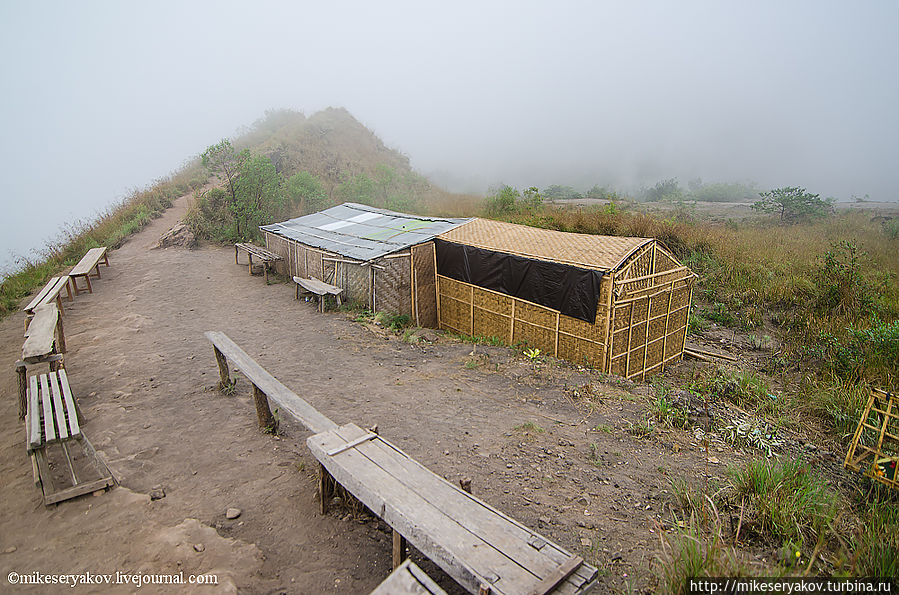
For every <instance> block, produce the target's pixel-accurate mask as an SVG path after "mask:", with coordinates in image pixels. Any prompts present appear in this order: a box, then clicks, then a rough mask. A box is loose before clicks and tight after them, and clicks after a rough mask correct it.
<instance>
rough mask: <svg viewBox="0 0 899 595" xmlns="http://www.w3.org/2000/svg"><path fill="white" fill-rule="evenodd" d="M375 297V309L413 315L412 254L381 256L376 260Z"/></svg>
mask: <svg viewBox="0 0 899 595" xmlns="http://www.w3.org/2000/svg"><path fill="white" fill-rule="evenodd" d="M374 264H376V265H377V266H376V267H375V273H374V275H375V299H374V305H373V306H372V308H373V309H375V310H378V311H382V312H394V313H396V314H406V315H408V316H410V317H411V316H412V271H411V266H412V265H411V263H410V256H409V255H408V253H407V254H406V256H398V257H397V258H379V259H377V260H375V261H374Z"/></svg>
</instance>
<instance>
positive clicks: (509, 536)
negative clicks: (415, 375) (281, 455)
mask: <svg viewBox="0 0 899 595" xmlns="http://www.w3.org/2000/svg"><path fill="white" fill-rule="evenodd" d="M306 445H307V446H308V447H309V449H310V450H311V451H312V454H313V455H314V456H315V458H316V459H318V461H319V463H321V465H322V467H323V472H326V473H327V475H328V476H330V477H331V478H333V480H334V481H336V482H337V483H339V484H340V485H341V486H343V487H344V488H345V489H346V490H347V491H349V492H350V493H351V494H352V495H353V496H354V497H356V498H357V499H358V500H359V501H360V502H362V503H363V504H364V505H365V506H366V507H367V508H368V509H369V510H371V511H372V512H374V513H375V514H376V515H378V516H379V517H381V518H382V519H384V521H386V522H387V523H388V524H389V525H390V526H391V527H393V529H394V531H395V533H394V566H398V565H399V563H400V562H401V561H402V560H401V559H402V557H404V556H405V547H404V546H403V539H406V540H408V542H409V543H410V544H412V545H414V546H415V547H416V548H417V549H418V550H419V551H420V552H421V553H422V554H424V555H425V556H427V557H428V558H430V559H431V560H433V561H434V562H435V563H437V564H438V565H439V566H440V567H441V568H443V570H444V571H445V572H446V573H447V574H449V575H450V576H451V577H453V578H454V579H455V580H456V581H457V582H458V583H459V584H460V585H462V586H463V587H465V588H466V589H468V590H469V591H470V592H472V593H479V594H482V595H483V594H486V593H492V594H508V595H511V594H520V593H529V594H534V595H537V594H545V593H559V594H562V593H564V594H577V593H585V592H587V591H588V590H589V589H590V588H591V587H592V586H593V584H594V582H595V580H596V577H597V575H598V571H597V569H596V568H595V567H593V566H591V565H589V564H587V563H585V562H584V560H583V559H582V558H581V557H579V556H575V555H572V554H570V553H569V552H567V551H565V550H564V549H563V548H561V547H560V546H558V545H556V544H554V543H552V542H550V541H549V540H548V539H546V538H544V537H542V536H541V535H539V534H538V533H536V532H534V531H532V530H530V529H528V528H527V527H525V526H524V525H522V524H520V523H518V522H517V521H515V520H513V519H512V518H510V517H508V516H506V515H505V514H503V513H502V512H500V511H498V510H496V509H495V508H493V507H492V506H490V505H489V504H487V503H486V502H483V501H482V500H479V499H478V498H476V497H474V496H473V495H471V494H469V493H468V492H466V491H464V490H462V489H461V488H459V487H458V486H455V485H453V484H452V483H450V482H448V481H446V480H445V479H443V478H442V477H440V476H438V475H436V474H434V473H433V472H431V471H430V470H428V469H427V468H426V467H424V466H423V465H421V464H420V463H418V462H417V461H415V460H414V459H413V458H411V457H410V456H409V455H407V454H406V453H404V452H403V451H402V450H400V449H399V448H398V447H397V446H395V445H394V444H391V443H390V442H388V441H387V440H385V439H384V438H382V437H381V436H379V435H377V434H374V433H372V432H368V431H365V430H363V429H361V428H360V427H358V426H356V425H354V424H347V425H344V426H340V427H339V428H337V429H334V430H328V431H327V432H322V433H319V434H316V435H314V436H310V437H309V438H308V439H307V440H306ZM328 484H329V481H328V480H327V479H323V480H322V482H321V485H320V489H321V490H322V502H323V503H324V502H327V501H328V499H329V495H330V492H329V488H328Z"/></svg>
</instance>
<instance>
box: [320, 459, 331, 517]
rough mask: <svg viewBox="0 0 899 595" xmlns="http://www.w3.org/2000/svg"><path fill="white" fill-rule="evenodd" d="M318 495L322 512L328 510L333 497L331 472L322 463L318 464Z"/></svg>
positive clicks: (324, 512)
mask: <svg viewBox="0 0 899 595" xmlns="http://www.w3.org/2000/svg"><path fill="white" fill-rule="evenodd" d="M318 496H319V499H320V500H321V502H320V504H321V513H322V514H326V513H327V512H328V501H329V500H330V499H331V474H330V473H328V470H327V469H325V466H324V465H322V464H321V463H319V464H318Z"/></svg>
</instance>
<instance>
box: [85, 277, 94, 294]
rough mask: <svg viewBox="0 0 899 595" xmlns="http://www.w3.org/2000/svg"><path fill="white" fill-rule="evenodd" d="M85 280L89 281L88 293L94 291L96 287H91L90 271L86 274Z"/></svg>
mask: <svg viewBox="0 0 899 595" xmlns="http://www.w3.org/2000/svg"><path fill="white" fill-rule="evenodd" d="M84 280H85V281H87V292H88V293H94V288H93V287H91V275H90V273H88V274H87V275H85V276H84Z"/></svg>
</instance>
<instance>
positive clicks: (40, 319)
mask: <svg viewBox="0 0 899 595" xmlns="http://www.w3.org/2000/svg"><path fill="white" fill-rule="evenodd" d="M58 319H59V309H58V308H57V307H56V304H44V305H42V306H38V307H37V308H35V309H34V318H33V319H32V320H31V324H29V325H28V330H27V331H25V344H24V345H23V346H22V359H23V360H25V361H26V362H29V363H33V361H34V360H35V359H37V358H41V357H43V356H46V355H50V354H51V353H53V343H54V341H55V335H56V326H57V321H58Z"/></svg>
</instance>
